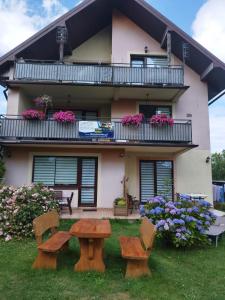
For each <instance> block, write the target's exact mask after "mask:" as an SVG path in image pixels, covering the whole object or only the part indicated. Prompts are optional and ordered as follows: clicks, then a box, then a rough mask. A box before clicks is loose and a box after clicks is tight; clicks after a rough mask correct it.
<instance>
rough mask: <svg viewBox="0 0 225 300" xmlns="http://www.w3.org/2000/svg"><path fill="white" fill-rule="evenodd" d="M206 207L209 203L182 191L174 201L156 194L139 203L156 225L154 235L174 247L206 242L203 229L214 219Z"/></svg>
mask: <svg viewBox="0 0 225 300" xmlns="http://www.w3.org/2000/svg"><path fill="white" fill-rule="evenodd" d="M209 207H210V203H208V202H206V201H204V200H192V199H190V197H188V196H185V195H181V196H180V198H179V199H178V200H177V201H167V200H165V199H164V198H163V197H161V196H156V197H154V198H151V199H149V201H148V202H147V203H146V204H145V205H141V206H140V213H141V215H142V216H147V217H148V218H149V219H150V220H151V221H152V222H153V224H155V225H156V228H157V234H158V236H159V237H161V238H163V239H164V240H165V241H166V242H168V243H170V244H172V245H174V246H176V247H189V246H193V245H203V244H207V243H208V242H209V240H208V238H207V235H206V234H205V231H206V230H207V229H208V228H209V226H210V225H211V224H213V223H214V222H215V216H214V215H213V213H211V212H210V211H209Z"/></svg>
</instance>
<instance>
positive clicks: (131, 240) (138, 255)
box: [119, 218, 156, 278]
mask: <svg viewBox="0 0 225 300" xmlns="http://www.w3.org/2000/svg"><path fill="white" fill-rule="evenodd" d="M155 234H156V228H155V226H154V225H153V224H152V223H151V222H149V220H148V219H147V218H144V219H143V220H142V223H141V226H140V238H138V237H126V236H123V237H120V239H119V240H120V248H121V255H122V257H123V258H125V259H126V260H127V268H126V275H125V277H126V278H128V277H140V276H142V275H150V274H151V272H150V269H149V267H148V258H149V256H150V254H151V250H152V247H153V243H154V239H155Z"/></svg>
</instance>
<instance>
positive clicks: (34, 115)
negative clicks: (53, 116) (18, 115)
mask: <svg viewBox="0 0 225 300" xmlns="http://www.w3.org/2000/svg"><path fill="white" fill-rule="evenodd" d="M22 116H23V118H24V119H25V120H44V118H45V114H44V113H43V112H42V111H39V110H36V109H27V110H25V111H24V112H23V113H22Z"/></svg>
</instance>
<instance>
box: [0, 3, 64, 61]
mask: <svg viewBox="0 0 225 300" xmlns="http://www.w3.org/2000/svg"><path fill="white" fill-rule="evenodd" d="M29 3H31V4H32V2H29ZM67 10H68V9H67V8H66V7H65V6H63V5H62V4H61V3H60V1H59V0H42V5H41V7H40V6H39V9H38V10H37V9H34V7H32V6H29V5H28V2H27V1H26V0H0V20H1V28H3V29H4V30H2V32H1V38H0V56H1V55H3V54H4V53H6V52H7V51H9V50H11V49H12V48H14V47H15V46H17V45H18V44H20V43H21V42H23V41H25V40H26V39H27V38H29V37H30V36H31V35H33V34H34V33H35V32H37V31H38V30H40V29H41V28H42V27H44V26H45V25H47V24H49V23H50V22H52V21H53V20H54V19H56V18H58V17H59V16H61V15H62V14H64V13H65V12H66V11H67Z"/></svg>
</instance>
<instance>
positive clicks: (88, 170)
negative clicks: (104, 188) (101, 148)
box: [78, 157, 98, 207]
mask: <svg viewBox="0 0 225 300" xmlns="http://www.w3.org/2000/svg"><path fill="white" fill-rule="evenodd" d="M97 165H98V159H97V158H92V157H90V158H89V157H87V158H80V159H79V168H78V170H79V173H78V195H79V198H78V204H79V206H91V207H95V206H96V204H97Z"/></svg>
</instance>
